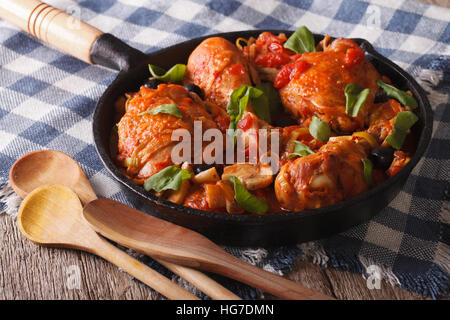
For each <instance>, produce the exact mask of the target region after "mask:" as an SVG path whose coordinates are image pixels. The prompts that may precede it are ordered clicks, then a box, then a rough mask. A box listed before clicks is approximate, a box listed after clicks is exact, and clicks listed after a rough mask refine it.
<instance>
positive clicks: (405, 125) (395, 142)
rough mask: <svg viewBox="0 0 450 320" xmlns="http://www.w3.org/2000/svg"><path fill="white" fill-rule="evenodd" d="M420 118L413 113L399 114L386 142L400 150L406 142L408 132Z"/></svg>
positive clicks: (404, 112) (403, 112)
mask: <svg viewBox="0 0 450 320" xmlns="http://www.w3.org/2000/svg"><path fill="white" fill-rule="evenodd" d="M417 120H419V118H418V117H417V116H416V115H415V114H414V113H413V112H411V111H402V112H399V113H398V114H397V117H396V118H395V122H394V128H393V129H392V132H391V133H390V134H389V135H388V136H387V137H386V142H387V143H389V145H390V146H392V147H393V148H394V149H397V150H400V149H401V148H402V145H403V142H404V141H405V138H406V135H407V134H408V130H409V129H410V128H411V127H412V126H413V125H414V123H416V122H417Z"/></svg>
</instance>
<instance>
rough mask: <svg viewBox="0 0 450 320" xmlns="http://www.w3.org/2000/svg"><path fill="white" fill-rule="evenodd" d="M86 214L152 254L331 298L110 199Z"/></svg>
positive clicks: (301, 295) (279, 290)
mask: <svg viewBox="0 0 450 320" xmlns="http://www.w3.org/2000/svg"><path fill="white" fill-rule="evenodd" d="M83 215H84V217H85V218H86V220H87V221H88V222H89V223H90V224H91V226H92V227H93V228H94V229H95V230H96V231H97V232H99V233H100V234H102V235H103V236H105V237H106V238H108V239H111V240H113V241H115V242H117V243H120V244H121V245H123V246H126V247H129V248H132V249H134V250H136V251H138V252H141V253H143V254H148V255H150V256H152V257H155V258H158V259H162V260H166V261H170V262H173V263H177V264H180V265H184V266H188V267H193V268H198V269H201V270H205V271H209V272H213V273H217V274H221V275H224V276H226V277H229V278H232V279H235V280H238V281H240V282H243V283H246V284H248V285H251V286H254V287H257V288H260V289H261V290H263V291H266V292H269V293H271V294H273V295H275V296H278V297H281V298H284V299H332V298H331V297H329V296H326V295H323V294H321V293H318V292H315V291H313V290H311V289H309V288H307V287H304V286H301V285H299V284H297V283H295V282H293V281H290V280H287V279H285V278H282V277H280V276H277V275H275V274H273V273H270V272H268V271H265V270H263V269H260V268H258V267H255V266H253V265H251V264H248V263H246V262H244V261H242V260H240V259H238V258H236V257H234V256H232V255H230V254H228V253H227V252H226V251H224V250H223V249H222V248H220V247H219V246H217V245H216V244H214V243H213V242H212V241H210V240H209V239H207V238H206V237H204V236H202V235H201V234H199V233H197V232H194V231H192V230H189V229H186V228H183V227H181V226H178V225H175V224H173V223H170V222H168V221H165V220H162V219H158V218H156V217H153V216H151V215H148V214H145V213H144V212H141V211H138V210H136V209H133V208H130V207H128V206H126V205H124V204H122V203H120V202H117V201H114V200H110V199H97V200H94V201H91V202H90V203H88V204H87V205H86V206H85V207H84V209H83Z"/></svg>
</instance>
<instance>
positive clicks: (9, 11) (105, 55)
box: [0, 0, 146, 70]
mask: <svg viewBox="0 0 450 320" xmlns="http://www.w3.org/2000/svg"><path fill="white" fill-rule="evenodd" d="M0 18H2V19H4V20H6V21H9V22H10V23H12V24H14V25H16V26H18V27H19V28H21V29H22V30H23V31H25V32H27V33H29V34H30V35H32V36H34V37H36V38H38V39H40V40H42V41H44V42H46V43H48V44H50V45H52V46H54V47H56V48H57V49H59V50H61V51H63V52H65V53H68V54H70V55H72V56H74V57H75V58H78V59H80V60H82V61H84V62H87V63H90V64H99V65H102V66H105V67H108V68H113V69H116V70H128V69H130V68H131V67H132V66H133V65H135V64H138V63H139V62H142V59H145V57H146V56H145V54H143V53H142V52H140V51H138V50H136V49H134V48H131V47H130V46H128V45H127V44H125V43H124V42H122V41H121V40H119V39H117V38H116V37H114V36H113V35H111V34H108V33H103V32H102V31H100V30H98V29H97V28H95V27H93V26H91V25H89V24H87V23H85V22H83V21H81V20H79V19H77V18H75V17H73V16H71V15H69V14H67V13H66V12H64V11H61V10H59V9H56V8H54V7H52V6H50V5H48V4H46V3H43V2H41V1H38V0H1V1H0Z"/></svg>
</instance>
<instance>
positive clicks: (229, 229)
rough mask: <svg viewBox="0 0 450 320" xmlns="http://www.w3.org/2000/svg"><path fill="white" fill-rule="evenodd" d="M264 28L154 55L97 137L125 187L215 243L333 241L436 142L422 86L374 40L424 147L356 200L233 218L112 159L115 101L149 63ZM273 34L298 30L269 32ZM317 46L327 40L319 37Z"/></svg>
mask: <svg viewBox="0 0 450 320" xmlns="http://www.w3.org/2000/svg"><path fill="white" fill-rule="evenodd" d="M262 31H263V30H252V31H241V32H231V33H222V34H217V35H209V36H206V37H201V38H197V39H192V40H189V41H186V42H183V43H180V44H177V45H174V46H172V47H169V48H166V49H162V50H160V51H157V52H154V53H151V54H150V55H148V61H146V63H145V64H141V65H140V66H137V67H136V68H132V69H131V70H130V71H122V72H121V73H120V74H119V75H118V77H117V78H116V79H115V80H114V82H113V83H112V84H111V85H110V86H109V87H108V89H107V90H106V91H105V92H104V94H103V95H102V97H101V98H100V100H99V101H98V103H97V106H96V109H95V112H94V115H93V135H94V143H95V146H96V149H97V152H98V154H99V156H100V158H101V160H102V161H103V163H104V165H105V166H106V168H107V169H108V170H109V171H110V173H111V174H112V175H113V176H114V177H115V178H116V179H117V180H118V181H119V182H121V183H122V184H123V185H125V186H127V187H128V188H130V189H131V190H132V191H133V192H134V193H135V194H137V195H138V196H139V197H141V198H143V199H145V200H146V201H147V202H148V210H147V211H148V212H149V213H152V214H156V215H158V216H160V217H162V218H164V219H166V220H169V221H172V222H174V223H176V224H179V225H182V226H185V227H187V228H190V229H193V230H196V231H198V232H200V233H202V234H204V235H206V236H207V237H209V238H210V239H211V240H213V241H215V242H217V243H220V244H224V245H236V246H266V247H267V246H272V245H286V244H293V243H299V242H304V241H310V240H315V239H320V238H325V237H328V236H330V235H332V234H335V233H338V232H342V231H344V230H346V229H348V228H350V227H352V226H354V225H357V224H359V223H362V222H364V221H366V220H368V219H370V218H371V217H372V216H374V215H375V214H377V213H378V212H379V211H380V210H381V209H383V208H384V207H386V206H387V205H388V203H389V202H390V201H391V200H392V199H393V198H394V197H395V196H396V195H397V193H398V192H399V191H400V189H401V188H402V186H403V185H404V183H405V182H406V179H407V178H408V176H409V174H410V173H411V170H412V169H413V168H414V167H415V165H416V164H417V163H418V161H419V160H420V158H421V157H422V156H423V154H424V153H425V150H426V148H427V146H428V143H429V141H430V139H431V131H432V111H431V108H430V105H429V102H428V99H427V97H426V95H425V92H424V91H423V89H422V88H421V87H420V86H419V85H418V84H417V82H416V81H415V80H414V79H413V78H412V77H411V76H410V75H408V74H407V73H406V72H405V71H403V70H402V69H401V68H400V67H398V66H397V65H395V64H394V63H393V62H391V61H390V60H388V59H387V58H385V57H383V56H381V55H380V54H378V53H377V52H376V51H375V50H374V49H373V47H372V46H371V45H370V43H369V42H367V41H366V40H363V39H354V40H355V41H356V42H357V43H358V44H360V45H361V47H362V48H363V50H364V51H365V53H366V57H367V58H368V59H369V60H370V61H371V62H372V63H373V64H374V66H375V68H376V69H377V70H378V71H379V72H380V73H381V74H383V75H386V76H388V77H389V78H390V79H391V80H392V81H393V83H394V84H395V85H396V86H397V87H399V88H401V89H403V90H406V89H408V90H411V91H412V92H413V94H414V96H415V97H416V99H417V101H418V103H419V108H418V109H417V110H416V114H417V115H418V117H419V121H418V122H417V123H416V124H415V125H414V127H413V133H414V135H415V136H416V137H417V139H418V145H417V149H416V152H415V154H414V156H413V157H412V158H411V161H410V162H409V163H408V164H407V165H406V166H405V167H404V168H403V169H402V170H401V171H400V172H399V173H398V174H396V175H395V176H394V177H392V178H390V179H388V180H386V181H385V182H383V183H382V184H380V185H378V186H377V187H375V188H373V189H371V190H369V191H368V192H365V193H363V194H361V195H358V196H356V197H354V198H351V199H348V200H345V201H342V202H339V203H337V204H335V205H332V206H328V207H323V208H319V209H314V210H308V211H302V212H283V213H278V214H272V215H229V214H223V213H215V212H208V211H201V210H197V209H192V208H189V207H184V206H181V205H178V204H175V203H172V202H169V201H166V200H163V199H160V198H158V197H156V196H154V195H152V194H150V193H148V192H146V191H145V190H144V189H143V187H142V186H139V185H136V184H134V183H133V182H131V181H129V180H128V179H127V178H126V177H125V176H124V175H123V174H122V173H121V172H120V171H119V170H118V169H117V167H116V166H115V164H114V162H113V161H112V160H111V157H110V148H109V145H110V143H109V141H110V134H111V130H112V128H113V126H114V125H115V122H114V102H115V101H116V100H117V98H118V97H120V96H121V95H123V94H124V93H125V92H128V91H137V90H138V89H139V86H140V85H141V84H142V83H143V82H144V80H145V79H146V78H148V77H149V75H150V74H149V71H148V67H147V63H150V62H151V63H152V64H155V65H159V66H161V67H164V68H169V67H171V66H172V65H174V64H176V63H186V62H187V59H188V57H189V54H190V53H191V52H192V51H193V50H194V49H195V47H196V46H197V45H198V44H199V43H200V42H201V41H203V40H204V39H205V38H208V37H211V36H221V37H224V38H226V39H228V40H230V41H232V42H233V43H234V40H235V39H236V38H238V37H244V38H248V37H250V36H254V37H256V36H257V35H258V34H259V33H260V32H262ZM264 31H270V32H272V33H279V32H284V33H285V34H286V35H287V36H289V35H290V34H291V33H292V31H286V30H264ZM315 38H316V42H318V41H320V40H321V39H322V38H323V36H322V35H315Z"/></svg>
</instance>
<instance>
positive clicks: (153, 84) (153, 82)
mask: <svg viewBox="0 0 450 320" xmlns="http://www.w3.org/2000/svg"><path fill="white" fill-rule="evenodd" d="M161 83H164V82H163V81H161V80H159V79H157V78H150V79H148V80H147V81H145V82H144V86H145V87H147V88H149V89H158V86H159V85H160V84H161Z"/></svg>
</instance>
